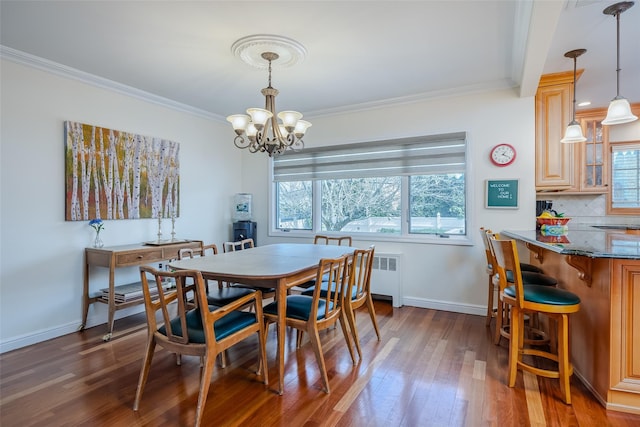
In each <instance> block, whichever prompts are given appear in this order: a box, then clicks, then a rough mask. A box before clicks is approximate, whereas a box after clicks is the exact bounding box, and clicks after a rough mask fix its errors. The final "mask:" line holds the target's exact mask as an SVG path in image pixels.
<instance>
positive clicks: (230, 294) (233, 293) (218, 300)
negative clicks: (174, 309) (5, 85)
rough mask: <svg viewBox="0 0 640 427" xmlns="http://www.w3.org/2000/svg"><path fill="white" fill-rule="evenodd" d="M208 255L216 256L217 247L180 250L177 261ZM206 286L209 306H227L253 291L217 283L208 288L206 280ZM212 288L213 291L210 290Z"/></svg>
mask: <svg viewBox="0 0 640 427" xmlns="http://www.w3.org/2000/svg"><path fill="white" fill-rule="evenodd" d="M208 253H210V254H211V255H217V254H218V247H217V246H216V245H215V244H210V245H205V246H203V247H202V249H201V250H194V249H190V248H185V249H180V251H179V252H178V259H180V260H182V259H188V258H194V257H197V256H204V255H206V254H208ZM206 285H207V300H208V301H209V305H219V306H222V305H227V304H229V303H230V302H233V301H235V300H237V299H238V298H242V297H244V296H246V295H248V294H250V293H251V292H253V290H251V289H249V288H239V287H234V286H229V285H225V284H224V283H223V282H220V281H218V285H217V286H216V287H213V286H209V280H206ZM212 288H213V289H212Z"/></svg>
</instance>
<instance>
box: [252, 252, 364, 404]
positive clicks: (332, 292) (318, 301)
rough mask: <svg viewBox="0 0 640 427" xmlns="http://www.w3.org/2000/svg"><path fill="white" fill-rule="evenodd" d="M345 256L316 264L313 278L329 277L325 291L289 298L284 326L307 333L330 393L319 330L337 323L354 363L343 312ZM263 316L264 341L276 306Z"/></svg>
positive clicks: (267, 307)
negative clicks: (316, 268) (316, 267)
mask: <svg viewBox="0 0 640 427" xmlns="http://www.w3.org/2000/svg"><path fill="white" fill-rule="evenodd" d="M347 259H348V257H347V256H343V257H340V258H331V259H330V258H323V259H321V260H320V262H319V264H318V270H317V273H316V279H317V280H320V281H321V280H322V276H323V275H325V274H328V283H329V284H330V286H328V290H327V292H325V293H324V295H322V294H321V289H320V287H317V288H316V290H315V292H314V293H313V295H312V296H309V295H288V296H287V312H286V319H285V321H286V325H287V326H290V327H293V328H295V329H298V330H301V331H304V332H306V333H307V334H308V335H309V341H310V342H311V345H312V347H313V351H314V354H315V357H316V361H317V363H318V368H319V369H320V375H321V377H322V384H323V386H324V391H325V392H326V393H329V391H330V389H329V378H328V377H327V368H326V365H325V362H324V355H323V352H322V344H321V341H320V336H319V334H318V332H319V331H321V330H323V329H327V328H329V327H331V326H333V325H334V324H335V323H336V322H339V323H340V326H341V329H342V334H343V335H344V339H345V342H346V343H347V348H348V349H349V354H350V355H351V360H352V361H353V363H354V364H355V363H356V360H355V356H354V354H353V348H352V347H351V342H350V340H349V333H348V331H347V320H346V316H345V312H344V310H343V300H342V299H343V298H342V295H343V291H344V286H346V273H347V262H348V260H347ZM264 317H265V338H266V337H267V336H268V328H269V325H270V324H271V323H275V322H277V321H278V304H277V302H272V303H271V304H268V305H266V306H265V307H264Z"/></svg>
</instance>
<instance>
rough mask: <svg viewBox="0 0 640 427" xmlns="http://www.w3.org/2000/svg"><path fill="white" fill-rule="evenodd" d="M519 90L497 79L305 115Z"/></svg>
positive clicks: (319, 115)
mask: <svg viewBox="0 0 640 427" xmlns="http://www.w3.org/2000/svg"><path fill="white" fill-rule="evenodd" d="M509 89H515V90H518V89H519V86H518V85H517V84H516V83H515V82H513V81H512V80H510V79H502V80H496V81H492V82H486V83H479V84H475V85H468V86H460V87H456V88H451V89H442V90H435V91H431V92H422V93H418V94H414V95H408V96H402V97H397V98H387V99H381V100H379V101H372V102H363V103H361V104H350V105H345V106H343V107H335V108H328V109H326V110H315V111H306V112H305V113H304V115H305V116H306V117H309V118H314V117H326V116H332V115H336V114H346V113H357V112H361V111H367V110H376V109H380V108H388V107H394V106H402V105H407V104H415V103H417V102H424V101H433V100H437V99H442V98H454V97H458V96H466V95H473V94H478V93H487V92H493V91H499V90H509Z"/></svg>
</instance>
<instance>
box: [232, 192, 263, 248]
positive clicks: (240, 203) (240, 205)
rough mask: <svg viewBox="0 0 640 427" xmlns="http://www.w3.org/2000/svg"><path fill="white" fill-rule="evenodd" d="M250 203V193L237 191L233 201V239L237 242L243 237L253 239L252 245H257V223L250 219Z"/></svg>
mask: <svg viewBox="0 0 640 427" xmlns="http://www.w3.org/2000/svg"><path fill="white" fill-rule="evenodd" d="M251 205H252V197H251V194H248V193H238V194H236V195H235V198H234V203H233V220H234V223H233V241H234V242H239V241H240V240H244V239H253V243H254V245H256V246H257V245H258V242H257V241H256V238H257V233H256V228H257V224H256V223H255V222H253V221H251V207H252V206H251Z"/></svg>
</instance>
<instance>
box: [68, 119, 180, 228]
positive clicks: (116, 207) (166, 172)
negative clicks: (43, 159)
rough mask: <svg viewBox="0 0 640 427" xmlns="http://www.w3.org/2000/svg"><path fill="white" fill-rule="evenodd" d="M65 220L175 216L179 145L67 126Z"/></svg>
mask: <svg viewBox="0 0 640 427" xmlns="http://www.w3.org/2000/svg"><path fill="white" fill-rule="evenodd" d="M64 128H65V145H66V147H65V148H66V155H65V158H66V163H65V182H66V183H65V190H66V203H65V206H66V215H65V219H66V220H67V221H87V220H89V219H91V218H101V219H103V220H111V219H135V218H172V217H173V218H177V217H178V215H179V189H180V161H179V154H180V144H179V143H177V142H174V141H168V140H166V139H161V138H155V137H150V136H143V135H136V134H133V133H129V132H123V131H118V130H113V129H107V128H102V127H98V126H93V125H88V124H83V123H78V122H71V121H66V122H65V126H64Z"/></svg>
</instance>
